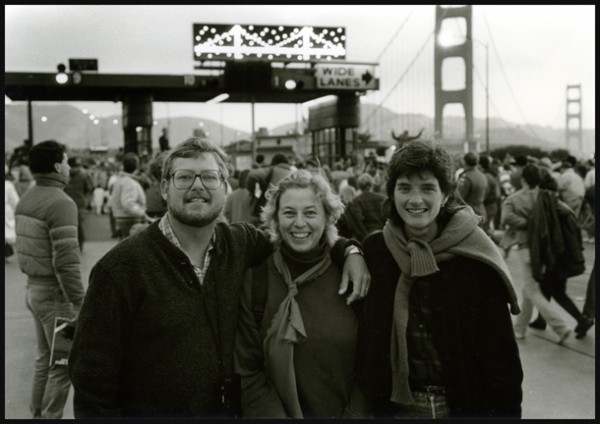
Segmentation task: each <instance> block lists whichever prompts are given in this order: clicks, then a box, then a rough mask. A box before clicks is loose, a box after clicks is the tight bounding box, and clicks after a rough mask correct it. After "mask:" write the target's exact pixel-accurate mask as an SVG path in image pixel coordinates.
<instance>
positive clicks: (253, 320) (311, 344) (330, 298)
mask: <svg viewBox="0 0 600 424" xmlns="http://www.w3.org/2000/svg"><path fill="white" fill-rule="evenodd" d="M342 209H343V204H342V202H341V200H340V199H339V197H338V196H337V195H335V194H334V193H333V192H332V190H331V187H330V185H329V184H328V182H327V181H326V180H325V178H324V177H322V176H321V175H320V174H316V173H311V172H309V171H307V170H299V171H294V172H292V173H291V174H289V175H288V176H287V177H285V178H284V179H283V180H281V181H280V182H279V184H278V186H277V187H274V188H272V189H270V190H269V192H268V202H267V204H266V206H265V208H264V209H263V214H262V219H263V220H264V222H265V223H266V224H267V227H268V228H269V231H270V233H271V239H272V240H274V241H275V242H276V245H277V250H276V251H275V252H274V253H273V255H271V257H270V258H269V259H268V260H267V262H266V263H265V264H263V265H259V266H258V267H255V268H253V269H252V270H250V271H249V272H248V273H247V275H246V277H245V278H246V280H247V281H246V282H247V284H244V285H243V286H242V287H243V289H242V290H244V293H243V294H242V312H241V314H242V315H241V317H240V325H239V330H238V335H237V338H236V348H235V356H234V361H235V367H236V371H237V372H238V373H239V374H240V375H241V377H242V409H243V414H244V417H247V418H342V417H347V418H351V417H360V416H363V412H364V404H363V403H361V399H362V396H361V395H360V393H359V392H358V390H357V387H356V386H355V384H354V375H355V373H356V371H355V368H354V364H355V351H356V340H357V337H358V335H357V327H358V314H357V311H358V308H360V306H354V307H350V306H348V305H347V304H346V302H345V301H344V298H343V297H342V296H340V295H339V293H338V290H337V288H338V286H339V283H340V278H341V274H340V269H339V267H338V266H337V265H335V264H334V263H332V262H331V260H330V254H329V250H330V247H331V246H332V245H333V242H334V241H335V239H336V238H337V230H336V227H335V222H336V220H337V219H338V218H339V216H340V214H341V212H342ZM261 287H262V291H263V292H265V297H266V298H265V305H264V313H263V315H262V317H257V316H256V315H254V314H253V312H255V311H256V306H257V304H258V302H257V300H256V298H255V297H254V296H255V295H256V293H258V292H260V291H261ZM353 305H360V303H358V304H356V303H355V304H353ZM361 405H362V406H361Z"/></svg>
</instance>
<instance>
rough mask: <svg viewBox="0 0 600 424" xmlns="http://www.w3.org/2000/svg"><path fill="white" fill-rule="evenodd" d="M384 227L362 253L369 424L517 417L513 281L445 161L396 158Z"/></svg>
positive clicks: (362, 370)
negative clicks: (368, 280)
mask: <svg viewBox="0 0 600 424" xmlns="http://www.w3.org/2000/svg"><path fill="white" fill-rule="evenodd" d="M386 191H387V196H388V198H387V199H386V203H387V207H388V218H389V219H388V221H387V223H386V224H385V226H384V228H383V231H382V232H378V233H374V234H372V235H370V236H368V237H367V238H366V239H365V240H364V242H363V247H364V249H365V259H366V260H367V266H368V267H369V272H370V273H371V276H372V278H373V282H374V284H373V289H372V290H371V292H370V293H369V296H368V297H367V298H366V300H365V302H366V305H365V316H364V319H362V320H361V321H360V329H359V334H360V335H361V336H360V339H359V341H358V346H359V352H358V353H357V356H358V358H359V363H358V365H357V369H358V370H359V382H360V384H359V386H360V388H361V390H362V392H363V393H365V395H366V396H367V399H368V404H369V415H370V416H371V417H387V418H392V417H394V418H396V417H397V418H440V417H453V418H454V417H465V418H467V417H468V418H475V417H494V416H502V417H519V416H520V415H521V400H522V390H521V382H522V379H523V371H522V368H521V361H520V359H519V352H518V349H517V344H516V342H515V337H514V334H513V332H512V322H511V317H510V313H509V311H508V309H507V308H506V304H507V303H509V304H510V305H511V311H512V312H513V313H515V314H516V313H518V306H517V304H516V296H515V293H514V290H513V288H512V282H511V278H510V274H509V272H508V269H507V267H506V265H505V264H504V261H503V259H502V257H501V256H500V253H499V250H498V248H497V247H496V245H495V244H494V243H493V242H492V241H491V240H490V239H489V238H488V237H487V235H486V234H485V233H484V232H483V230H482V229H481V228H480V227H478V225H477V224H478V223H479V217H478V216H477V215H475V213H474V212H473V210H472V209H471V207H470V206H467V205H465V204H464V203H463V202H462V201H461V200H460V197H459V196H457V194H456V191H455V183H454V179H453V166H452V160H451V157H450V155H449V154H448V153H447V152H446V151H445V150H444V149H442V148H441V147H439V146H432V145H431V144H429V143H425V142H422V141H412V142H410V143H406V144H405V145H403V146H402V147H401V148H400V149H398V150H396V152H395V153H394V154H393V156H392V158H391V160H390V163H389V165H388V181H387V183H386Z"/></svg>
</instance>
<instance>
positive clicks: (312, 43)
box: [193, 24, 346, 62]
mask: <svg viewBox="0 0 600 424" xmlns="http://www.w3.org/2000/svg"><path fill="white" fill-rule="evenodd" d="M193 30H194V34H193V35H194V41H193V44H194V59H196V60H201V61H204V60H240V59H248V58H251V59H262V60H269V61H279V62H302V61H309V60H311V61H315V60H316V61H319V60H322V61H327V60H332V59H345V57H346V29H345V28H338V27H327V28H326V27H310V26H283V25H214V24H193Z"/></svg>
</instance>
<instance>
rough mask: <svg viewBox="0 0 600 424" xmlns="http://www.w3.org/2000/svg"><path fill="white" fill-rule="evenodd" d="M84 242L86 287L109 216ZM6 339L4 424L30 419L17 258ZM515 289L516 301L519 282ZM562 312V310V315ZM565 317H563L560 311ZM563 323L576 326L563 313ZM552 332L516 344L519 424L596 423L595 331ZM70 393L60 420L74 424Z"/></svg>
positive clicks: (30, 331) (10, 273) (572, 290)
mask: <svg viewBox="0 0 600 424" xmlns="http://www.w3.org/2000/svg"><path fill="white" fill-rule="evenodd" d="M85 229H86V233H87V238H88V240H89V241H88V242H87V243H85V245H84V248H83V253H82V274H83V278H84V285H85V286H86V287H87V280H88V276H89V272H90V270H91V268H92V266H93V265H94V263H95V262H96V261H97V260H98V259H99V258H100V257H101V256H102V255H103V254H104V253H105V252H107V251H108V250H109V249H110V248H111V247H112V246H113V245H114V244H115V243H116V242H115V240H111V238H110V233H109V226H108V216H107V215H101V216H95V215H93V214H91V213H90V214H88V215H87V216H86V223H85ZM594 255H595V245H594V244H586V245H585V256H586V272H585V273H584V274H583V275H581V276H578V277H576V278H572V279H570V280H569V283H568V286H567V287H568V294H569V295H570V296H571V297H572V298H573V299H574V300H575V303H576V304H577V306H578V307H579V308H581V306H582V304H583V299H584V295H585V288H586V284H587V281H588V278H589V273H590V271H591V269H592V263H593V260H594ZM4 277H5V288H4V294H5V312H4V314H5V333H4V343H5V348H4V354H5V358H4V367H5V368H4V370H5V377H4V393H5V399H4V407H5V415H4V417H5V418H6V419H22V418H29V417H30V415H29V411H28V402H29V396H30V390H31V384H32V379H33V361H34V357H35V332H34V327H33V321H32V318H31V314H30V312H29V311H28V310H27V308H26V306H25V300H24V299H25V281H26V280H25V276H24V275H23V274H22V273H21V272H20V271H19V269H18V266H17V265H16V258H14V257H13V258H12V259H11V260H10V262H9V263H6V264H5V270H4ZM515 289H516V290H517V293H518V294H519V295H520V291H521V290H520V289H521V287H520V286H519V284H518V282H517V284H516V287H515ZM561 311H562V309H561ZM563 312H564V311H563ZM564 316H565V319H566V320H567V322H569V323H571V324H572V325H573V327H574V326H575V320H574V319H573V318H571V316H569V315H567V314H566V312H565V313H564ZM555 340H556V336H555V335H554V334H553V333H552V332H551V330H549V329H546V330H545V331H539V330H529V331H528V335H527V338H526V339H524V340H519V341H518V343H519V349H520V353H521V359H522V363H523V369H524V373H525V378H524V382H523V418H533V419H545V418H562V419H566V418H574V419H594V418H595V399H596V397H595V386H596V385H595V371H596V368H595V357H596V350H595V326H594V327H592V329H591V330H590V331H589V333H588V336H587V337H586V338H585V339H583V340H577V339H575V338H574V337H572V336H571V337H570V338H569V339H568V340H567V341H566V343H565V344H564V345H563V346H559V345H558V344H556V342H555ZM72 400H73V390H72V389H71V393H70V396H69V400H68V402H67V406H66V408H65V415H64V418H73V403H72Z"/></svg>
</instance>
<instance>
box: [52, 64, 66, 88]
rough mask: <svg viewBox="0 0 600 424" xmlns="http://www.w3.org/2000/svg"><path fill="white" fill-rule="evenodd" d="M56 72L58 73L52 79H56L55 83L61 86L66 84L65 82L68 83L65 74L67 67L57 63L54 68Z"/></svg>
mask: <svg viewBox="0 0 600 424" xmlns="http://www.w3.org/2000/svg"><path fill="white" fill-rule="evenodd" d="M56 70H57V71H58V72H57V74H56V76H55V77H54V78H55V79H56V82H57V83H59V84H61V85H62V84H66V83H67V81H69V76H68V75H67V74H66V72H65V71H66V70H67V67H66V66H65V65H64V64H62V63H59V64H58V66H57V67H56Z"/></svg>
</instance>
